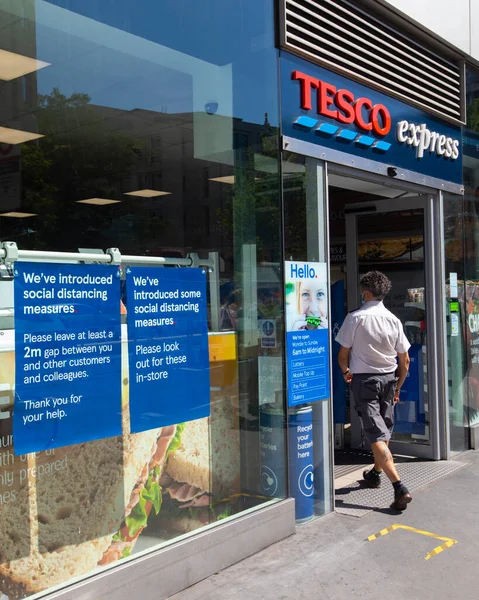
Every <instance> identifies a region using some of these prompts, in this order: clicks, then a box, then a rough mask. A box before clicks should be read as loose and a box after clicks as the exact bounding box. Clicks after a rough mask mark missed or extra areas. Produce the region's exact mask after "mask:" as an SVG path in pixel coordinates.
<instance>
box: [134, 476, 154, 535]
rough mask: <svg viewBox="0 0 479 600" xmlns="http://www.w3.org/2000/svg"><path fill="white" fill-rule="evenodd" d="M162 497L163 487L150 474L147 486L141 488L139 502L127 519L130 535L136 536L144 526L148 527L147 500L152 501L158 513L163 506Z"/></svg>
mask: <svg viewBox="0 0 479 600" xmlns="http://www.w3.org/2000/svg"><path fill="white" fill-rule="evenodd" d="M161 499H162V495H161V487H160V486H159V485H158V483H157V482H156V481H154V480H153V477H152V476H151V475H150V477H148V480H147V482H146V484H145V487H144V488H143V489H142V490H141V493H140V499H139V501H138V504H137V505H136V506H135V507H134V508H133V510H132V511H131V513H130V514H129V515H128V517H126V519H125V523H126V526H127V527H128V531H129V532H130V537H135V535H137V534H138V533H139V532H140V531H141V530H142V529H143V528H144V527H146V522H147V520H148V515H147V513H146V504H147V502H151V503H152V505H153V510H154V511H155V513H156V514H158V513H159V512H160V508H161Z"/></svg>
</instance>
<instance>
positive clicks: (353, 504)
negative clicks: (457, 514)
mask: <svg viewBox="0 0 479 600" xmlns="http://www.w3.org/2000/svg"><path fill="white" fill-rule="evenodd" d="M369 464H370V463H369ZM467 465H468V463H461V462H457V461H455V460H454V461H453V460H451V461H417V460H416V461H411V462H404V463H399V464H397V465H396V466H397V470H398V473H399V476H400V477H401V479H402V480H403V481H406V482H407V486H408V489H409V491H410V492H411V493H414V492H417V491H419V490H421V489H422V488H424V487H426V486H427V485H429V484H430V483H434V482H435V481H438V480H439V479H442V478H443V477H446V476H447V475H449V474H451V473H453V472H454V471H457V470H458V469H462V468H463V467H466V466H467ZM382 477H383V478H384V479H386V476H385V475H383V476H382ZM361 478H362V474H361V473H360V472H358V481H354V482H353V483H348V484H346V485H345V486H344V487H342V488H339V489H337V490H336V512H338V513H340V514H342V515H349V516H351V517H364V516H365V515H367V514H368V513H369V512H371V511H372V510H377V509H378V508H381V509H388V510H389V505H390V504H391V502H392V501H393V494H392V487H391V485H388V482H387V480H386V481H384V484H383V485H382V486H381V487H380V488H379V489H371V488H368V487H364V486H363V485H362V484H361V483H360V482H359V480H360V479H361Z"/></svg>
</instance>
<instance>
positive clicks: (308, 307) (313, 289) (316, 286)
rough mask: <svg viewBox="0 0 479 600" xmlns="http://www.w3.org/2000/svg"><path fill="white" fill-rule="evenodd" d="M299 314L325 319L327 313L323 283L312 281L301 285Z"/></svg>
mask: <svg viewBox="0 0 479 600" xmlns="http://www.w3.org/2000/svg"><path fill="white" fill-rule="evenodd" d="M299 300H300V312H301V314H303V315H307V316H311V317H325V316H326V312H327V306H328V304H327V298H326V287H325V285H324V283H323V282H321V281H319V280H315V279H312V280H310V281H306V282H304V283H301V288H300V297H299Z"/></svg>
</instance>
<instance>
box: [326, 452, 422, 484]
mask: <svg viewBox="0 0 479 600" xmlns="http://www.w3.org/2000/svg"><path fill="white" fill-rule="evenodd" d="M420 460H421V459H419V458H415V457H412V456H398V455H396V454H395V455H394V461H395V462H396V464H397V463H402V462H411V461H420ZM373 462H374V459H373V455H372V453H371V452H365V451H364V450H335V451H334V479H339V478H340V477H344V476H345V475H349V474H350V473H354V472H355V471H357V470H358V469H360V468H363V469H365V468H366V467H370V466H371V465H372V464H373Z"/></svg>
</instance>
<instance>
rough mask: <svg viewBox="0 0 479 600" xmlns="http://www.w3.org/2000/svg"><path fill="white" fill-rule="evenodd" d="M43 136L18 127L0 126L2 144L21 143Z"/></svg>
mask: <svg viewBox="0 0 479 600" xmlns="http://www.w3.org/2000/svg"><path fill="white" fill-rule="evenodd" d="M42 137H45V136H44V135H40V134H39V133H30V132H29V131H21V130H20V129H11V128H10V127H0V142H2V144H12V145H13V146H15V144H23V143H24V142H29V141H31V140H37V139H38V138H42Z"/></svg>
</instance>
